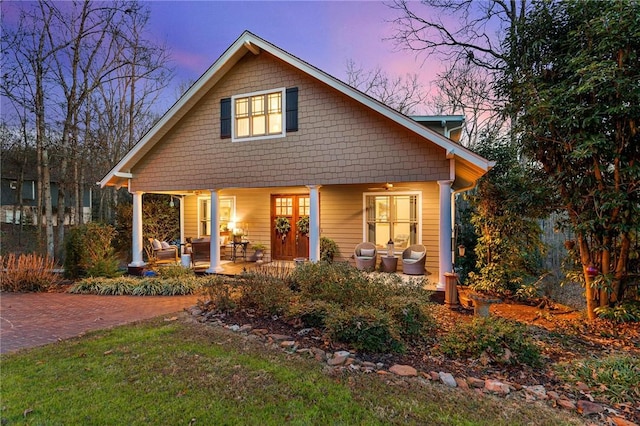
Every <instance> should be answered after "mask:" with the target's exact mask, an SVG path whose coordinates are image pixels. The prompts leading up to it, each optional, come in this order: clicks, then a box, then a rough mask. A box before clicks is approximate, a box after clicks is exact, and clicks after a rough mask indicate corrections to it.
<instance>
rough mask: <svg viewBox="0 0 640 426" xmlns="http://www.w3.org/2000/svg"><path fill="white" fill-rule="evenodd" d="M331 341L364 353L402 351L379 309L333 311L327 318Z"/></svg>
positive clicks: (387, 321)
mask: <svg viewBox="0 0 640 426" xmlns="http://www.w3.org/2000/svg"><path fill="white" fill-rule="evenodd" d="M326 326H327V333H328V335H329V337H330V338H331V339H332V340H335V341H338V342H342V343H346V344H349V345H352V346H353V347H355V348H356V349H358V350H362V351H366V352H387V351H393V352H401V351H402V350H404V347H403V345H402V343H401V341H400V339H399V337H398V336H397V334H396V333H395V332H394V329H393V326H392V321H391V318H390V317H389V315H388V314H386V313H384V312H382V311H381V310H379V309H375V308H368V307H354V308H350V309H347V310H343V309H333V310H332V311H331V312H329V314H328V315H327V318H326Z"/></svg>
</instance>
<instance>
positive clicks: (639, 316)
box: [595, 300, 640, 323]
mask: <svg viewBox="0 0 640 426" xmlns="http://www.w3.org/2000/svg"><path fill="white" fill-rule="evenodd" d="M595 312H596V314H597V315H598V316H599V317H600V318H604V319H608V320H611V321H615V322H618V323H623V322H640V302H638V301H635V300H625V301H624V302H622V303H620V304H619V305H616V306H614V307H609V306H603V307H599V308H596V309H595Z"/></svg>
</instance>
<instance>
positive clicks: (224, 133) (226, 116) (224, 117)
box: [220, 98, 231, 139]
mask: <svg viewBox="0 0 640 426" xmlns="http://www.w3.org/2000/svg"><path fill="white" fill-rule="evenodd" d="M220 137H221V138H223V139H224V138H230V137H231V98H224V99H220Z"/></svg>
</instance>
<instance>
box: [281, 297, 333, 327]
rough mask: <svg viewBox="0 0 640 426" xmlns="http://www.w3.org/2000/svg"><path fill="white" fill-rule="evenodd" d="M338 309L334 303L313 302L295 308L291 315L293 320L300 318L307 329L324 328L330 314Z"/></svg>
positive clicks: (292, 309)
mask: <svg viewBox="0 0 640 426" xmlns="http://www.w3.org/2000/svg"><path fill="white" fill-rule="evenodd" d="M337 309H339V308H338V306H337V305H335V304H333V303H329V302H325V301H323V300H311V301H307V302H303V303H302V304H299V305H295V306H293V307H292V308H291V311H290V313H289V314H290V316H291V317H292V318H299V319H300V320H301V321H302V324H304V326H305V327H317V328H324V327H325V326H326V320H327V316H328V315H329V313H330V312H332V311H333V310H337Z"/></svg>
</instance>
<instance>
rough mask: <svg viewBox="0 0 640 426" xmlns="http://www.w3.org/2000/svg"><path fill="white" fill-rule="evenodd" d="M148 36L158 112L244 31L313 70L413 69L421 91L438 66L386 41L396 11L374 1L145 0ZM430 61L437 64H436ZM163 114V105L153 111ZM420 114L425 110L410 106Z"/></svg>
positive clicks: (6, 16)
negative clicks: (158, 56) (160, 87)
mask: <svg viewBox="0 0 640 426" xmlns="http://www.w3.org/2000/svg"><path fill="white" fill-rule="evenodd" d="M20 3H21V2H18V1H12V0H9V1H2V2H1V3H0V4H2V15H3V16H2V20H3V25H6V24H9V25H10V24H12V23H15V22H16V20H17V16H18V14H17V10H18V9H19V6H20ZM143 3H146V4H147V5H148V6H149V7H150V9H151V19H150V24H149V27H148V33H147V37H150V38H152V39H154V40H155V41H156V42H159V43H163V42H164V43H166V44H167V46H168V47H169V48H170V51H171V58H172V59H173V63H172V64H171V65H172V66H173V67H174V69H175V76H174V78H173V80H172V81H171V82H170V85H169V87H167V89H165V92H164V93H163V96H162V99H161V105H162V108H163V109H164V110H166V109H168V108H169V107H170V106H171V105H172V104H173V102H174V101H176V100H177V97H178V92H179V90H178V87H180V86H183V87H184V85H185V83H192V82H194V81H195V80H196V79H197V78H199V77H200V76H201V75H202V74H203V73H204V72H205V71H206V70H207V68H208V67H209V66H211V65H212V64H213V63H214V61H215V60H216V59H217V58H218V57H219V56H220V55H221V54H222V53H223V52H224V51H225V50H226V49H227V48H228V47H229V46H230V45H231V44H232V43H233V41H235V39H236V38H238V37H239V36H240V34H242V32H243V31H244V30H249V31H251V32H253V33H254V34H256V35H257V36H259V37H262V38H263V39H265V40H267V41H269V42H271V43H273V44H275V45H276V46H278V47H280V48H282V49H284V50H286V51H287V52H289V53H291V54H293V55H295V56H297V57H299V58H301V59H303V60H305V61H306V62H308V63H310V64H311V65H314V66H315V67H317V68H320V69H321V70H323V71H325V72H327V73H329V74H331V75H333V76H334V77H337V78H339V79H341V80H345V79H346V63H347V61H348V60H353V61H354V62H355V64H356V65H357V66H360V67H362V68H363V69H364V70H372V69H374V68H375V67H377V66H380V67H381V68H382V69H383V70H384V71H385V72H386V73H387V74H388V75H389V76H390V77H395V76H402V77H404V76H405V75H406V74H407V73H411V74H413V73H418V74H419V76H420V81H421V82H422V83H423V85H424V88H425V90H428V88H429V83H430V82H431V81H432V80H433V79H434V77H435V75H436V72H437V71H438V70H437V68H438V67H439V64H438V63H437V62H433V61H432V62H430V63H427V64H424V65H423V61H424V59H425V58H424V57H419V58H416V57H415V54H414V53H412V52H408V51H398V50H397V49H394V45H393V43H392V42H391V41H389V40H385V38H388V37H390V36H391V35H392V34H393V33H394V28H393V24H392V23H391V22H388V21H390V20H392V19H393V18H394V17H395V16H396V14H397V11H395V10H393V9H391V8H389V7H388V6H386V5H385V4H384V3H383V2H380V1H252V2H249V1H150V2H143ZM434 64H435V65H434ZM159 112H164V111H159ZM415 112H416V113H424V112H425V111H419V110H418V111H415Z"/></svg>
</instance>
